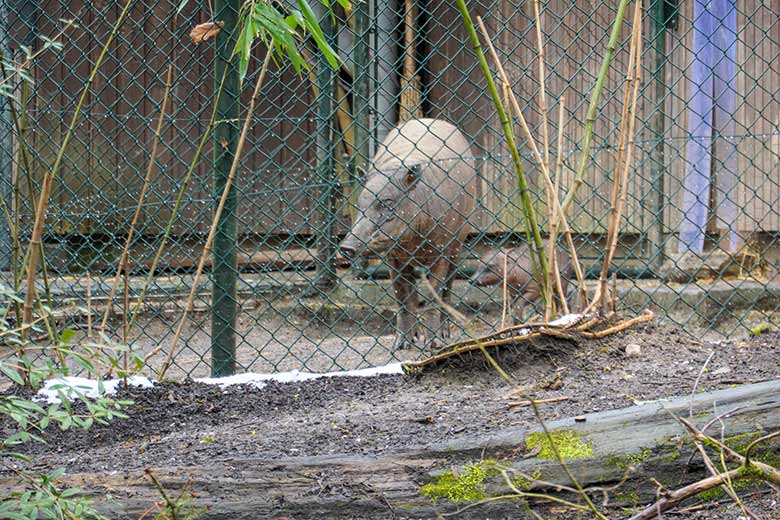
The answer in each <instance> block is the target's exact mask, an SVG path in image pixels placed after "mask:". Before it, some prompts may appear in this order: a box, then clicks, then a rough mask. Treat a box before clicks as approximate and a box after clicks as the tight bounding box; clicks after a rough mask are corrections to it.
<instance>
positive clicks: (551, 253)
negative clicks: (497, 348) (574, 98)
mask: <svg viewBox="0 0 780 520" xmlns="http://www.w3.org/2000/svg"><path fill="white" fill-rule="evenodd" d="M534 21H535V25H536V45H537V50H538V53H539V54H538V56H537V58H538V61H539V114H540V115H541V118H542V123H541V127H542V149H543V150H544V169H545V171H547V172H548V174H549V172H550V138H549V135H548V127H547V126H548V125H547V95H546V90H547V89H546V87H545V76H546V74H545V69H544V40H543V38H542V18H541V15H540V14H539V0H534ZM545 191H546V192H547V212H548V222H550V223H552V221H553V219H554V218H555V213H554V211H555V207H554V203H553V201H552V197H553V196H555V195H553V194H552V190H551V189H550V188H549V187H548V188H547V189H545ZM549 244H550V247H549V248H548V256H547V258H549V259H550V261H549V265H550V270H549V271H548V272H547V273H546V276H547V278H548V280H547V285H546V286H545V287H546V288H547V289H548V290H549V293H548V295H547V299H546V303H547V305H546V306H545V309H544V319H545V321H549V320H550V317H551V316H552V314H553V312H554V301H553V291H554V289H553V287H557V285H558V284H556V283H555V280H559V279H560V275H559V276H557V277H555V276H554V275H553V273H558V272H559V271H558V269H557V268H556V263H557V262H556V261H555V260H556V259H555V249H556V247H555V242H553V241H552V240H550V241H549ZM560 299H561V300H564V299H565V298H564V296H561V298H560Z"/></svg>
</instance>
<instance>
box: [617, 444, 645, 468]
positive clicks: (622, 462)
mask: <svg viewBox="0 0 780 520" xmlns="http://www.w3.org/2000/svg"><path fill="white" fill-rule="evenodd" d="M650 455H652V451H650V448H642V451H640V452H639V453H637V454H635V455H625V456H618V455H613V456H611V457H609V458H608V459H607V465H609V466H613V467H615V468H618V469H626V468H628V467H635V466H640V465H641V464H642V463H643V462H645V461H646V460H647V459H649V458H650Z"/></svg>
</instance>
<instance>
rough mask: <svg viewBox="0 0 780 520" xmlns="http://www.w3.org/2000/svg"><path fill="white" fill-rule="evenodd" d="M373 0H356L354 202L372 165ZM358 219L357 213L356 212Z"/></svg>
mask: <svg viewBox="0 0 780 520" xmlns="http://www.w3.org/2000/svg"><path fill="white" fill-rule="evenodd" d="M368 2H369V0H363V1H361V2H355V3H354V6H355V10H354V15H353V16H354V17H355V25H354V27H355V34H354V36H353V52H352V55H353V58H354V60H355V61H354V67H353V79H352V81H353V83H352V89H353V90H352V92H353V97H352V121H353V124H354V127H355V129H354V136H355V145H354V146H355V148H354V158H353V161H352V168H353V169H352V178H351V180H352V183H351V186H350V187H349V193H350V194H351V200H352V202H356V200H355V199H356V196H357V194H358V193H359V190H360V186H359V184H360V182H361V180H362V178H363V175H364V174H365V172H366V168H367V167H368V161H369V159H370V154H371V151H370V148H369V147H370V133H369V132H370V126H369V125H370V121H371V119H370V118H371V113H370V110H369V107H370V104H371V99H370V97H369V95H370V94H369V82H370V80H371V73H370V71H369V68H368V66H369V61H368V60H369V55H368V50H369V47H370V42H369V38H370V35H371V33H370V31H369V3H368ZM353 219H354V215H353ZM366 265H367V262H366V260H365V259H361V260H359V261H357V262H355V264H354V265H353V270H354V271H356V272H358V273H359V272H362V271H364V270H365V268H366Z"/></svg>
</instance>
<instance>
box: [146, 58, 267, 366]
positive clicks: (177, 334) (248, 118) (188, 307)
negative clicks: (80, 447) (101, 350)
mask: <svg viewBox="0 0 780 520" xmlns="http://www.w3.org/2000/svg"><path fill="white" fill-rule="evenodd" d="M273 49H274V47H273V45H270V44H269V46H268V50H267V51H266V55H265V59H264V60H263V66H262V68H261V69H260V74H258V76H257V82H256V83H255V90H254V92H253V93H252V98H251V100H250V101H249V107H248V108H247V115H246V120H245V121H244V127H243V129H242V130H241V135H240V136H239V138H238V144H237V145H236V151H235V154H234V155H233V164H231V166H230V172H229V173H228V177H227V179H226V180H225V187H224V189H223V190H222V197H221V198H220V200H219V204H218V205H217V209H216V211H215V212H214V220H213V222H212V223H211V229H210V230H209V234H208V237H206V243H205V244H204V245H203V252H202V253H201V256H200V261H199V262H198V269H197V271H195V277H194V279H193V281H192V288H191V289H190V294H189V296H188V297H187V303H186V304H185V306H184V312H183V313H182V316H181V320H180V321H179V325H178V326H177V327H176V332H175V334H174V336H173V340H172V341H171V346H170V350H169V351H168V356H167V357H166V359H165V362H164V363H163V365H162V367H161V368H160V372H159V374H158V379H160V380H162V378H163V376H165V372H166V371H167V370H168V367H169V366H170V363H171V361H172V360H173V356H174V354H175V353H176V344H177V342H178V340H179V337H180V336H181V332H182V330H183V329H184V323H185V322H186V319H187V313H188V312H189V311H190V310H191V309H192V302H193V300H194V299H195V293H196V292H197V290H198V282H199V281H200V276H201V274H203V268H204V266H205V265H206V260H207V259H208V257H209V254H210V253H211V246H212V243H213V242H214V235H216V233H217V225H218V224H219V221H220V218H221V217H222V210H223V208H224V207H225V202H226V201H227V198H228V195H229V194H230V188H231V187H232V185H233V180H234V179H235V177H236V172H237V171H238V165H239V163H240V162H241V152H242V151H243V148H244V144H245V143H246V138H247V135H248V134H249V128H250V127H251V126H252V116H253V115H254V112H255V103H256V102H257V97H258V95H259V94H260V89H261V88H262V86H263V81H264V80H265V75H266V72H267V71H268V65H269V64H270V63H271V57H272V56H273ZM159 348H160V347H158V348H157V349H155V351H159ZM151 355H152V354H151V353H150V355H149V356H147V359H148V358H149V357H151Z"/></svg>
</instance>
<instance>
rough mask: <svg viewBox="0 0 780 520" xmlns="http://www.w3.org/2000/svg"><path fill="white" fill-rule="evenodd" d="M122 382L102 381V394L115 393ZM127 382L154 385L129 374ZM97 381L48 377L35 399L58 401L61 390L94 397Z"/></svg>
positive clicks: (98, 391) (70, 393)
mask: <svg viewBox="0 0 780 520" xmlns="http://www.w3.org/2000/svg"><path fill="white" fill-rule="evenodd" d="M122 382H123V380H122V379H107V380H105V381H103V395H111V394H114V393H116V390H117V388H118V387H119V385H120V384H121V383H122ZM127 384H128V385H132V386H140V387H142V388H151V387H152V386H154V383H152V381H151V380H149V378H147V377H143V376H130V377H128V378H127ZM98 386H99V385H98V382H97V381H96V380H94V379H87V378H85V377H73V376H64V377H57V378H54V379H49V380H47V381H46V382H44V383H43V388H41V389H40V390H38V396H37V398H36V401H46V402H47V403H49V404H54V403H59V402H60V395H59V392H60V391H61V392H62V393H63V394H65V395H66V396H68V397H75V396H76V394H77V392H78V393H81V394H84V395H85V396H86V397H89V398H92V399H94V398H96V397H98V396H99V395H100V390H99V388H98Z"/></svg>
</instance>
